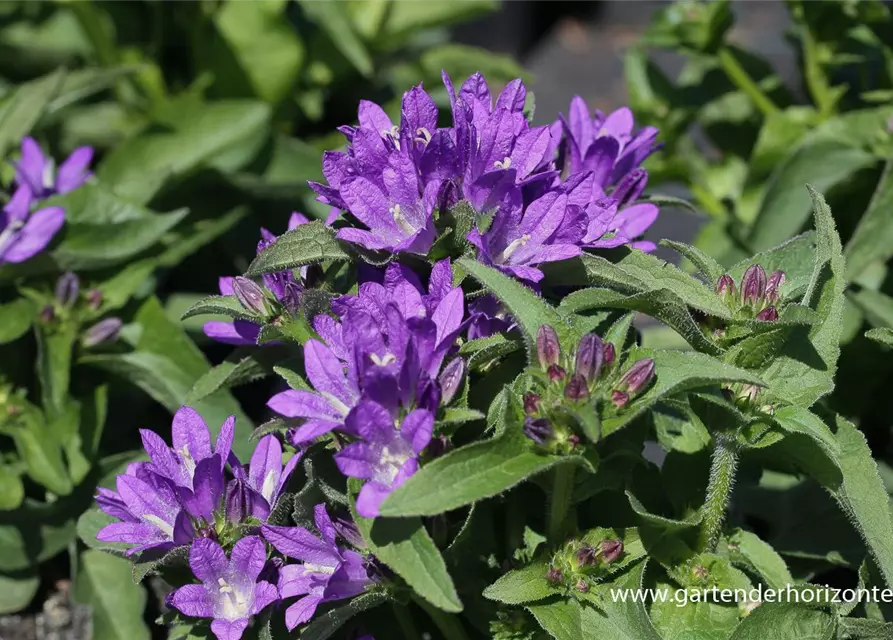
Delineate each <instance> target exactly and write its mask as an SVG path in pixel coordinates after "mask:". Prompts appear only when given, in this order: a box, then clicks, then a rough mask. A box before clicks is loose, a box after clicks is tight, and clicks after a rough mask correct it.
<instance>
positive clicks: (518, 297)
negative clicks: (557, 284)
mask: <svg viewBox="0 0 893 640" xmlns="http://www.w3.org/2000/svg"><path fill="white" fill-rule="evenodd" d="M458 264H459V266H460V267H461V268H462V269H464V270H465V271H466V272H467V273H469V274H471V276H472V277H474V279H475V280H477V281H478V282H480V283H481V284H482V285H483V286H484V287H485V288H486V289H487V290H489V291H490V293H492V294H493V295H494V296H496V297H497V298H499V299H500V300H501V301H502V302H503V303H504V304H505V306H506V307H508V310H509V311H510V312H511V314H512V317H514V319H515V321H517V323H518V324H519V325H520V327H521V329H522V330H523V331H524V335H525V336H526V337H527V343H528V346H529V351H530V353H535V351H536V332H537V331H538V330H539V328H540V327H541V326H543V325H550V326H552V327H553V328H554V329H555V331H556V332H557V333H558V337H559V340H560V341H561V345H562V347H563V348H565V349H567V350H570V349H571V348H572V347H573V346H574V342H575V340H574V338H575V337H576V336H573V334H572V331H571V329H570V327H568V326H567V324H566V323H565V322H564V320H563V319H562V317H561V316H560V315H559V314H558V312H557V311H556V310H555V309H554V308H553V307H551V306H549V304H548V303H547V302H546V301H545V300H543V299H542V298H540V297H539V296H537V295H536V294H535V293H534V292H533V291H531V290H530V289H528V288H527V287H525V286H524V285H522V284H520V283H519V282H518V281H517V280H514V279H513V278H509V277H508V276H506V275H504V274H503V273H500V272H499V271H497V270H496V269H493V268H491V267H488V266H486V265H484V264H481V263H480V262H478V261H477V260H472V259H471V258H460V259H459V261H458Z"/></svg>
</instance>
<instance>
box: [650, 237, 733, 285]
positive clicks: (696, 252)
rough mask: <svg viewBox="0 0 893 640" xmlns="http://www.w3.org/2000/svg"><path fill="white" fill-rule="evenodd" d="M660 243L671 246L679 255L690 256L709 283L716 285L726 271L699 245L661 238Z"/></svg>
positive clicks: (689, 258)
mask: <svg viewBox="0 0 893 640" xmlns="http://www.w3.org/2000/svg"><path fill="white" fill-rule="evenodd" d="M660 244H661V245H662V246H664V247H669V248H670V249H672V250H673V251H675V252H676V253H678V254H679V255H681V256H684V257H686V258H688V260H689V262H691V263H692V264H693V265H694V266H695V268H696V269H697V270H698V271H700V272H701V273H702V274H704V276H705V277H706V278H707V282H708V284H713V285H715V284H716V282H717V281H718V280H719V279H720V278H721V277H722V275H723V274H724V273H725V272H726V269H725V267H723V266H722V265H721V264H719V263H718V262H717V261H716V260H714V259H713V258H711V257H710V256H709V255H707V254H706V253H704V252H703V251H701V250H700V249H698V248H697V247H693V246H691V245H689V244H685V243H683V242H674V241H673V240H661V241H660Z"/></svg>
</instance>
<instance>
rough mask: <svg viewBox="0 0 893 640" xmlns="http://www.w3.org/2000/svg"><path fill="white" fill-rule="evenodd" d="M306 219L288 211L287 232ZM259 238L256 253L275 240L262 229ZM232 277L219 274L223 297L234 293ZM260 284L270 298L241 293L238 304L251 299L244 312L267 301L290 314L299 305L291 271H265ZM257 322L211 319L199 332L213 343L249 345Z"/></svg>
mask: <svg viewBox="0 0 893 640" xmlns="http://www.w3.org/2000/svg"><path fill="white" fill-rule="evenodd" d="M308 222H309V219H308V218H307V217H306V216H305V215H303V214H301V213H297V212H295V213H292V214H291V217H290V218H289V220H288V230H289V231H291V230H292V229H295V228H297V227H299V226H301V225H302V224H307V223H308ZM260 233H261V238H262V239H261V241H260V242H259V243H258V245H257V253H260V252H261V251H263V250H264V249H266V248H267V247H268V246H270V245H271V244H273V243H274V242H275V241H276V236H274V235H273V234H272V233H270V232H269V231H267V230H266V229H263V228H262V229H261V230H260ZM306 273H307V268H306V267H303V268H302V269H301V271H300V274H301V277H302V278H303V277H304V276H305V275H306ZM234 282H235V278H231V277H221V278H220V279H219V280H218V288H219V289H220V294H221V295H224V296H233V295H236V290H235V288H234V286H233V285H234ZM248 282H250V283H251V284H254V285H255V287H257V288H258V289H260V287H259V285H257V284H256V283H253V282H251V281H248ZM263 283H264V287H265V288H266V291H267V292H269V294H270V295H271V296H272V299H271V300H263V299H260V298H259V297H258V295H257V292H255V291H254V290H253V289H252V290H251V291H250V292H249V293H253V294H255V295H252V296H250V300H249V298H247V297H245V296H243V297H241V298H239V300H240V303H242V304H243V305H247V304H248V302H252V303H253V304H251V305H249V306H246V309H247V310H248V311H252V312H257V310H258V309H262V308H265V307H264V305H269V302H271V301H272V300H276V301H278V303H279V304H280V305H281V306H282V307H283V308H284V309H285V311H286V312H288V313H294V312H295V311H296V310H297V308H298V306H299V304H300V296H301V292H302V291H303V286H302V284H301V282H300V281H299V280H297V279H296V278H295V276H294V274H293V273H292V272H291V271H281V272H278V273H268V274H265V275H264V276H263ZM243 298H245V302H243V301H242V300H243ZM260 330H261V327H260V325H258V324H256V323H254V322H251V321H249V320H233V321H220V320H213V321H211V322H206V323H205V324H204V326H203V327H202V331H204V333H205V335H206V336H208V337H209V338H212V339H213V340H216V341H217V342H223V343H225V344H231V345H237V346H238V345H250V344H257V339H258V336H260Z"/></svg>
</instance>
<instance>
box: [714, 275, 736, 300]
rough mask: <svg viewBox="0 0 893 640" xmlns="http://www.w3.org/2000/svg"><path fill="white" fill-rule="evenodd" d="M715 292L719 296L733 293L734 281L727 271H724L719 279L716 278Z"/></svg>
mask: <svg viewBox="0 0 893 640" xmlns="http://www.w3.org/2000/svg"><path fill="white" fill-rule="evenodd" d="M716 293H718V294H719V295H721V296H725V295H729V296H733V295H735V281H734V280H732V276H730V275H729V274H728V273H726V274H724V275H723V276H722V277H721V278H720V279H719V280H717V282H716Z"/></svg>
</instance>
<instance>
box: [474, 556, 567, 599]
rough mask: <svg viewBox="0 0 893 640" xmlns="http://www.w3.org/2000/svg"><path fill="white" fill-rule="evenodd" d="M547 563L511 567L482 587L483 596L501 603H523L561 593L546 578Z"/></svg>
mask: <svg viewBox="0 0 893 640" xmlns="http://www.w3.org/2000/svg"><path fill="white" fill-rule="evenodd" d="M548 571H549V565H548V564H547V563H545V562H539V563H534V564H531V565H528V566H526V567H522V568H521V569H513V570H512V571H509V572H508V573H506V574H505V575H503V576H502V577H501V578H499V580H497V581H496V582H494V583H493V584H491V585H490V586H489V587H487V588H486V589H484V594H483V595H484V597H485V598H488V599H490V600H496V601H497V602H502V603H503V604H524V603H525V602H536V601H537V600H544V599H546V598H548V597H549V596H554V595H556V594H559V593H561V590H560V589H557V588H556V587H555V586H553V585H552V584H551V583H550V582H549V581H548V580H546V573H547V572H548Z"/></svg>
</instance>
